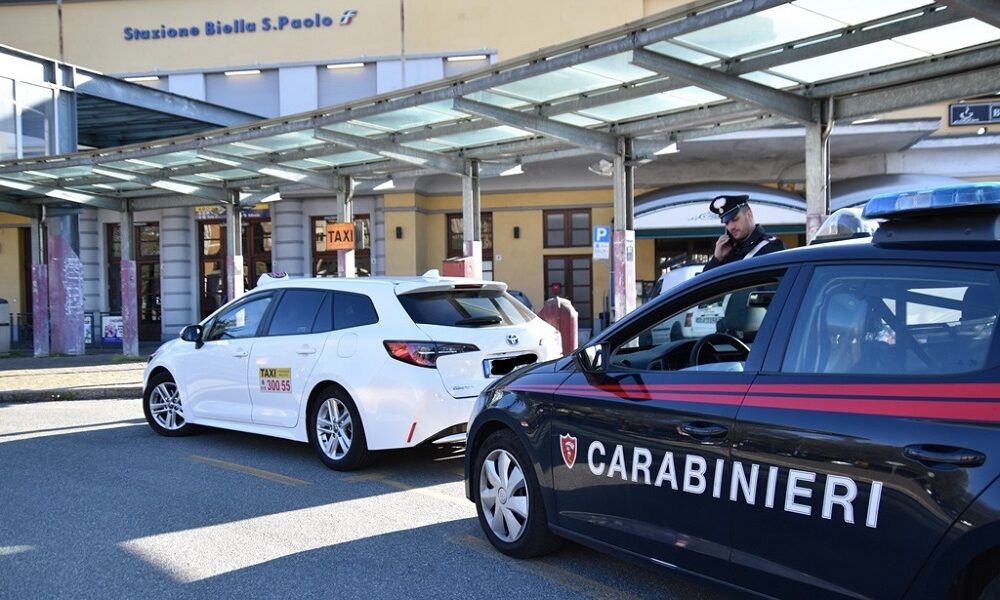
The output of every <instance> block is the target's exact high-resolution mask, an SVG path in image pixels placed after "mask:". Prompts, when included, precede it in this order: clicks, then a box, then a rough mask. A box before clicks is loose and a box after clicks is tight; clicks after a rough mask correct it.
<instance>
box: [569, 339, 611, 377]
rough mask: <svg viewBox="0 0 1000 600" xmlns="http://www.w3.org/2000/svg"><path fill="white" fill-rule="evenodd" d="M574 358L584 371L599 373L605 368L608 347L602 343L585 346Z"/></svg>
mask: <svg viewBox="0 0 1000 600" xmlns="http://www.w3.org/2000/svg"><path fill="white" fill-rule="evenodd" d="M576 357H577V359H578V360H579V361H580V366H581V367H583V370H584V371H587V372H589V373H599V372H601V371H604V369H606V368H607V365H608V346H607V344H603V343H601V344H593V345H591V346H585V347H584V348H582V349H581V350H580V351H579V352H577V353H576Z"/></svg>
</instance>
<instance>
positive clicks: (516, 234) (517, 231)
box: [514, 226, 521, 240]
mask: <svg viewBox="0 0 1000 600" xmlns="http://www.w3.org/2000/svg"><path fill="white" fill-rule="evenodd" d="M520 238H521V228H520V227H517V226H515V227H514V239H515V240H517V239H520Z"/></svg>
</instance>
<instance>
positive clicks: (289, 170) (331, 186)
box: [198, 150, 337, 191]
mask: <svg viewBox="0 0 1000 600" xmlns="http://www.w3.org/2000/svg"><path fill="white" fill-rule="evenodd" d="M198 157H199V158H203V159H205V160H209V161H212V162H218V163H222V164H224V165H229V166H233V167H238V168H241V169H248V170H250V171H257V172H258V173H260V174H261V175H269V176H271V177H277V178H279V179H284V180H286V181H294V182H296V183H308V184H309V185H313V186H316V187H318V188H320V189H324V190H332V191H337V178H336V177H330V176H329V175H323V174H321V173H315V172H313V171H307V170H305V169H296V168H294V167H286V166H285V165H280V164H277V163H273V162H268V161H263V160H255V159H252V158H244V157H242V156H235V155H233V154H225V153H223V152H213V151H211V150H200V151H199V152H198Z"/></svg>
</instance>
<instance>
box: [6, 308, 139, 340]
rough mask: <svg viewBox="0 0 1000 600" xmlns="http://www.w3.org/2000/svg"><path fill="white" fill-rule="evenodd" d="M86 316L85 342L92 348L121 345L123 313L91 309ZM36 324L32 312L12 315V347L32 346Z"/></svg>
mask: <svg viewBox="0 0 1000 600" xmlns="http://www.w3.org/2000/svg"><path fill="white" fill-rule="evenodd" d="M83 317H84V334H83V335H84V337H83V339H84V344H85V345H86V346H88V347H92V348H101V347H109V348H110V347H112V346H120V345H121V343H122V340H121V313H119V312H104V311H91V312H86V313H84V315H83ZM34 330H35V326H34V321H33V320H32V314H31V313H14V314H13V315H11V331H10V346H11V348H19V349H25V348H32V347H34V343H35V332H34Z"/></svg>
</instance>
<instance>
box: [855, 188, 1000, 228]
mask: <svg viewBox="0 0 1000 600" xmlns="http://www.w3.org/2000/svg"><path fill="white" fill-rule="evenodd" d="M974 206H981V207H986V206H994V207H996V208H997V210H1000V183H966V184H960V185H949V186H946V187H935V188H923V189H920V190H910V191H906V192H892V193H889V194H879V195H878V196H874V197H873V198H872V199H871V200H869V201H868V204H866V205H865V210H864V213H862V216H863V217H864V218H866V219H891V218H893V217H895V216H907V215H908V214H909V213H923V212H927V211H934V212H938V211H946V210H948V209H956V208H959V209H960V208H968V207H974Z"/></svg>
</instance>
